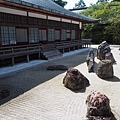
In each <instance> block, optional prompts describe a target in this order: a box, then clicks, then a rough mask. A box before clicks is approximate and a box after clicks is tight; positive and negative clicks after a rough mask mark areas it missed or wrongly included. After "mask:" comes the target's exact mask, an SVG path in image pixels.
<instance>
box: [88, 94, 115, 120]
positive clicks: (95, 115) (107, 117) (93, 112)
mask: <svg viewBox="0 0 120 120" xmlns="http://www.w3.org/2000/svg"><path fill="white" fill-rule="evenodd" d="M86 105H87V117H88V119H89V120H114V117H113V114H112V112H111V108H110V101H109V98H108V97H107V96H106V95H104V94H101V93H100V92H91V93H90V95H88V97H87V99H86Z"/></svg>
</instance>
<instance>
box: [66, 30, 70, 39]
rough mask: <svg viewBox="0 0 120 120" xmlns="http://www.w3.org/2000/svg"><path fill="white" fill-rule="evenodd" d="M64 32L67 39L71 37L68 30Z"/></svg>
mask: <svg viewBox="0 0 120 120" xmlns="http://www.w3.org/2000/svg"><path fill="white" fill-rule="evenodd" d="M66 34H67V39H68V40H69V39H70V38H71V36H70V34H71V33H70V30H67V32H66Z"/></svg>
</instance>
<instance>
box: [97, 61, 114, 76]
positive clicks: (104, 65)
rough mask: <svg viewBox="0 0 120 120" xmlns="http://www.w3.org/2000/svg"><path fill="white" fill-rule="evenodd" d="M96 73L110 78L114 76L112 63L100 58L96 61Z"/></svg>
mask: <svg viewBox="0 0 120 120" xmlns="http://www.w3.org/2000/svg"><path fill="white" fill-rule="evenodd" d="M96 74H97V76H98V77H100V78H111V77H113V76H114V71H113V65H112V63H111V61H110V60H102V61H100V62H99V63H98V66H97V69H96Z"/></svg>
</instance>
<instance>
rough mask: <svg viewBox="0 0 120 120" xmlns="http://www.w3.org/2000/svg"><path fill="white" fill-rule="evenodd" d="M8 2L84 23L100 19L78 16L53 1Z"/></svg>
mask: <svg viewBox="0 0 120 120" xmlns="http://www.w3.org/2000/svg"><path fill="white" fill-rule="evenodd" d="M6 1H9V2H15V3H18V4H23V5H26V6H31V7H35V8H40V9H43V10H47V11H51V12H54V13H58V14H62V15H67V16H71V17H75V18H79V19H81V20H84V21H89V22H95V21H98V19H94V18H90V17H87V16H84V15H81V14H77V13H75V12H71V11H69V10H66V9H64V8H63V7H61V6H59V5H57V4H56V3H54V2H53V1H52V0H6Z"/></svg>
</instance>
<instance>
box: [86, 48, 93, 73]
mask: <svg viewBox="0 0 120 120" xmlns="http://www.w3.org/2000/svg"><path fill="white" fill-rule="evenodd" d="M94 58H95V55H94V52H93V49H90V51H89V52H88V55H87V58H86V63H87V66H88V72H94Z"/></svg>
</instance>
